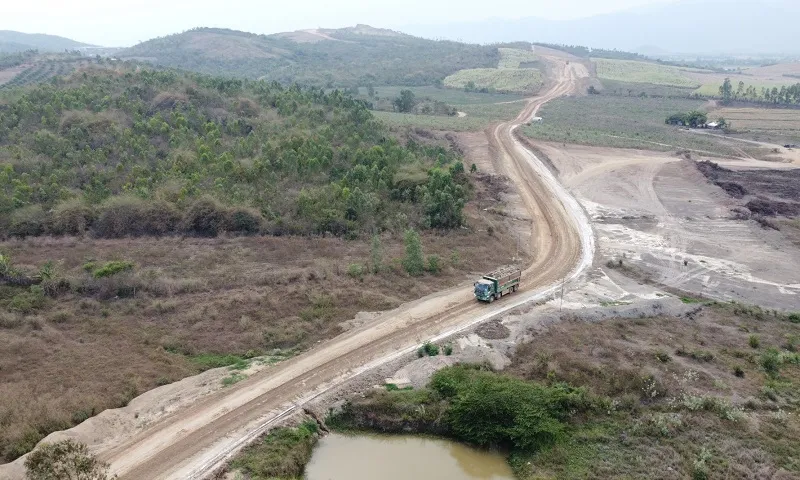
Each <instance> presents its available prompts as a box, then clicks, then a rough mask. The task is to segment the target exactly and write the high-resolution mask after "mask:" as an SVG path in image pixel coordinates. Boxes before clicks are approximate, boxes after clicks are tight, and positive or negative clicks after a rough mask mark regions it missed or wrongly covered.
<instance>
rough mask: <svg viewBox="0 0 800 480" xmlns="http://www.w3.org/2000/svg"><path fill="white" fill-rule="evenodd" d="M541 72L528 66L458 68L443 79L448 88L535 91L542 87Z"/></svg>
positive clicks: (516, 91) (518, 91)
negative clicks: (458, 69)
mask: <svg viewBox="0 0 800 480" xmlns="http://www.w3.org/2000/svg"><path fill="white" fill-rule="evenodd" d="M543 84H544V79H543V77H542V74H541V72H539V71H538V70H535V69H528V68H473V69H468V70H460V71H458V72H456V73H454V74H453V75H450V76H449V77H447V78H445V79H444V85H445V86H446V87H449V88H461V89H463V88H468V87H471V88H472V89H477V90H482V89H487V90H489V91H498V92H512V93H536V92H538V91H539V89H541V88H542V85H543Z"/></svg>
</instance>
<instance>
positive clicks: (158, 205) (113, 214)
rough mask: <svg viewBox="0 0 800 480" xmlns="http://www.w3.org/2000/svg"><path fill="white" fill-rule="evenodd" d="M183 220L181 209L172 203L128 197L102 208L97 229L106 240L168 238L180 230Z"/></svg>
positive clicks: (96, 224)
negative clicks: (180, 221)
mask: <svg viewBox="0 0 800 480" xmlns="http://www.w3.org/2000/svg"><path fill="white" fill-rule="evenodd" d="M179 219H180V214H179V213H178V210H177V208H176V207H175V206H174V205H173V204H171V203H169V202H166V201H163V200H154V201H149V202H148V201H146V200H142V199H141V198H138V197H133V196H129V195H125V196H120V197H112V198H110V199H108V200H107V201H106V202H105V203H104V204H103V205H102V206H101V207H100V215H99V216H98V218H97V221H95V223H94V225H93V230H94V232H95V234H96V235H97V236H99V237H103V238H120V237H125V236H128V235H130V236H141V235H164V234H168V233H172V232H174V231H175V230H176V226H177V224H178V221H179Z"/></svg>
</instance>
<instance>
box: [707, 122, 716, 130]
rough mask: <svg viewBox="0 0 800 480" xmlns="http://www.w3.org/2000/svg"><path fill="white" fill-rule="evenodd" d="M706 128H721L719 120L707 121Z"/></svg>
mask: <svg viewBox="0 0 800 480" xmlns="http://www.w3.org/2000/svg"><path fill="white" fill-rule="evenodd" d="M706 128H710V129H712V130H719V123H717V122H711V123H706Z"/></svg>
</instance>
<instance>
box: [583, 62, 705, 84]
mask: <svg viewBox="0 0 800 480" xmlns="http://www.w3.org/2000/svg"><path fill="white" fill-rule="evenodd" d="M593 61H594V63H595V64H596V65H597V76H598V77H600V78H601V79H604V80H616V81H620V82H633V83H652V84H655V85H668V86H674V87H694V88H697V87H698V86H699V85H700V82H698V81H697V80H695V79H693V78H690V77H688V76H687V75H685V74H684V73H683V71H682V70H681V69H680V68H678V67H672V66H668V65H659V64H657V63H647V62H637V61H635V60H609V59H605V58H597V59H594V60H593ZM717 87H719V86H717Z"/></svg>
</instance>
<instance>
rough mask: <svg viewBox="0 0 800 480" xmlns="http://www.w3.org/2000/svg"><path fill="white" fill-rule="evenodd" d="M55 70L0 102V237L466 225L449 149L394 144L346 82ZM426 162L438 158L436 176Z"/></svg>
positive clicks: (349, 232)
mask: <svg viewBox="0 0 800 480" xmlns="http://www.w3.org/2000/svg"><path fill="white" fill-rule="evenodd" d="M54 83H55V86H54V85H53V84H44V85H40V86H37V87H35V88H32V89H30V90H28V91H26V92H25V93H24V94H22V95H15V96H14V100H11V101H8V103H7V104H6V105H3V106H2V108H1V109H0V231H2V232H4V233H6V234H11V235H16V236H20V237H25V236H36V235H41V234H45V233H49V234H56V235H58V234H82V233H84V232H86V231H87V230H88V231H91V232H92V233H93V234H94V235H96V236H100V237H122V236H127V235H133V236H137V235H164V234H175V233H182V234H190V235H197V236H216V235H217V233H218V232H222V231H228V232H231V233H239V234H252V233H259V232H261V233H267V234H274V235H282V234H287V233H288V234H311V233H316V234H326V233H332V234H334V235H345V234H347V235H349V236H353V235H357V234H359V233H360V232H372V231H374V230H375V229H379V230H381V231H382V230H385V229H388V228H390V227H393V226H394V227H397V228H401V229H402V228H407V227H408V226H409V225H417V226H420V227H436V228H449V227H457V226H459V225H460V224H461V206H460V205H463V200H464V195H465V191H464V189H463V188H462V186H461V185H458V184H456V183H455V179H459V178H460V179H462V180H463V175H461V176H456V175H453V176H451V174H450V171H449V170H448V168H447V167H448V164H449V163H451V162H453V161H454V160H455V158H456V155H455V154H454V153H453V152H451V151H449V150H445V149H443V148H441V147H436V148H434V147H425V146H422V145H419V144H416V143H415V144H411V145H410V146H408V147H405V146H402V145H401V144H400V143H399V142H398V141H397V140H394V139H392V138H391V135H390V133H389V131H388V130H387V129H386V127H384V126H383V125H382V124H381V123H379V122H378V121H377V120H375V119H374V118H373V116H372V114H371V113H370V111H369V110H368V109H367V107H366V105H365V103H363V102H360V101H356V100H353V99H352V98H351V97H349V96H346V95H343V94H341V93H340V92H339V91H334V92H332V93H329V94H327V93H324V92H323V91H322V90H320V89H317V88H300V87H293V88H284V87H282V86H280V85H279V84H277V83H266V82H247V81H242V80H224V79H220V78H212V77H206V76H199V75H183V74H178V73H175V72H173V71H150V70H141V71H132V70H125V69H124V68H123V67H117V68H115V69H103V68H91V67H89V68H84V69H83V70H82V71H81V72H79V73H77V74H74V75H73V76H72V77H68V78H67V79H65V80H61V79H57V80H55V81H54ZM434 163H435V164H436V165H437V166H439V167H442V170H438V169H434V170H431V173H430V176H429V175H428V171H429V169H430V168H431V167H432V166H433V165H434ZM454 165H458V166H460V165H461V164H460V163H457V164H454ZM462 171H463V170H462ZM429 182H432V183H430V184H429V185H428V183H429ZM434 190H436V192H437V194H436V195H433V194H430V195H429V194H428V192H429V191H430V192H433V191H434ZM390 212H391V213H390ZM398 215H399V216H398ZM401 217H402V219H400V218H401ZM398 222H399V223H398Z"/></svg>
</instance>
